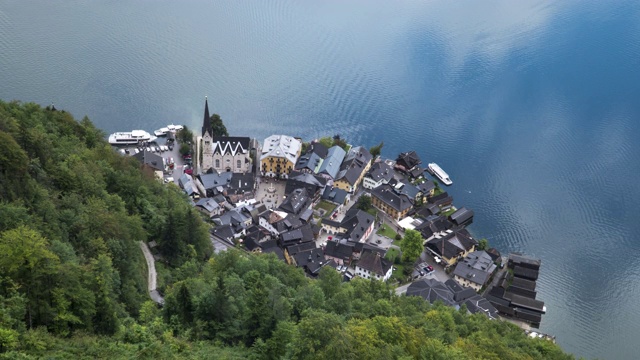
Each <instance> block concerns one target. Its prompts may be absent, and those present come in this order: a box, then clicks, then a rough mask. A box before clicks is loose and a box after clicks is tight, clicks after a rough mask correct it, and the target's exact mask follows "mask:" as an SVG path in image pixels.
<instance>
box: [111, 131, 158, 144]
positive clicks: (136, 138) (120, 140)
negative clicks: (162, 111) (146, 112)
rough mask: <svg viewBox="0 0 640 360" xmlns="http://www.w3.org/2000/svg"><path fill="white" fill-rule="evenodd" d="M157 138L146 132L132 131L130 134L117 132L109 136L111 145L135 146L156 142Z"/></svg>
mask: <svg viewBox="0 0 640 360" xmlns="http://www.w3.org/2000/svg"><path fill="white" fill-rule="evenodd" d="M156 139H157V138H156V137H155V136H153V135H151V134H149V133H148V132H146V131H144V130H132V131H129V132H116V133H113V134H111V135H109V144H111V145H135V144H139V143H144V142H150V141H154V140H156Z"/></svg>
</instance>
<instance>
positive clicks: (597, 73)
mask: <svg viewBox="0 0 640 360" xmlns="http://www.w3.org/2000/svg"><path fill="white" fill-rule="evenodd" d="M639 71H640V2H638V1H635V0H628V1H626V0H620V1H615V2H613V1H560V2H558V1H557V2H546V1H545V2H542V1H511V0H505V1H491V0H487V1H401V2H396V1H370V0H368V1H349V2H344V1H285V0H281V1H269V2H268V1H252V2H249V1H228V2H224V3H223V2H212V1H180V2H178V1H91V2H87V1H63V2H61V1H55V2H54V1H43V0H40V1H29V2H25V1H17V0H4V1H2V2H1V3H0V98H2V99H4V100H11V99H20V100H23V101H35V102H38V103H40V104H43V105H48V104H50V103H52V102H53V103H55V105H56V107H58V108H64V109H66V110H68V111H70V112H72V113H73V114H74V115H75V116H76V117H78V118H80V117H82V116H84V115H88V116H89V117H90V118H91V119H92V120H93V121H94V122H95V123H96V124H97V126H99V127H101V128H103V129H104V130H105V132H107V133H110V132H114V131H116V130H121V131H124V130H131V129H135V128H142V129H146V130H149V131H151V130H154V129H156V128H159V127H161V126H164V125H166V124H168V123H172V122H173V123H184V124H187V125H188V126H191V127H194V128H199V126H201V119H202V111H203V101H204V96H205V95H208V97H209V105H210V108H211V109H212V112H217V113H219V114H220V115H221V116H222V118H223V120H224V121H225V123H226V125H227V128H228V129H229V132H230V133H231V134H232V135H246V136H255V137H258V138H259V139H263V138H265V137H266V136H268V135H271V134H273V133H284V134H288V135H298V136H302V137H303V138H305V139H310V138H313V137H319V136H323V135H334V134H336V133H339V134H341V135H342V136H344V137H346V138H347V139H348V140H349V141H350V142H351V143H354V144H364V145H366V146H371V145H374V144H376V143H378V142H379V141H381V140H383V141H384V142H385V147H384V150H383V155H385V156H388V157H395V155H397V153H399V152H400V151H406V150H412V149H414V150H416V151H418V153H419V154H420V155H421V157H422V159H423V162H424V163H426V162H431V161H435V162H437V163H438V164H440V165H441V166H442V167H443V168H444V169H445V170H446V171H447V172H448V173H449V174H450V175H451V177H452V179H453V181H454V185H453V186H452V187H451V188H450V189H449V190H450V193H452V195H453V196H454V198H455V203H456V204H457V205H458V206H462V205H465V206H468V207H470V208H472V209H474V210H475V212H476V218H475V222H474V224H473V226H472V227H471V230H472V232H473V233H474V234H476V236H479V237H487V238H488V239H489V241H490V244H491V245H493V246H496V247H498V248H499V249H501V250H503V252H508V251H522V252H524V253H526V254H529V255H532V256H536V257H540V258H542V260H543V262H542V264H543V267H542V274H541V279H540V281H539V285H538V287H539V298H541V299H542V300H544V301H545V302H546V305H547V309H548V313H547V315H546V316H545V317H544V318H543V323H542V327H541V330H542V331H544V332H547V333H550V334H553V335H556V336H557V339H558V343H559V344H560V345H561V346H562V347H563V348H564V349H565V350H567V351H570V352H572V353H575V354H577V355H584V356H588V357H595V356H597V357H600V358H605V359H632V358H637V350H638V349H640V348H639V346H638V344H637V337H638V334H639V333H640V309H639V308H638V299H639V298H640V238H639V234H640V186H638V182H639V178H640V141H638V137H639V135H640V72H639Z"/></svg>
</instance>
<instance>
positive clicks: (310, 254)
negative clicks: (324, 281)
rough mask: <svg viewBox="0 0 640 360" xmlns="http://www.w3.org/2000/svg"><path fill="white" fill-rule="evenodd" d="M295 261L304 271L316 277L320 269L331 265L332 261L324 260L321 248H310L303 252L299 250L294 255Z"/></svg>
mask: <svg viewBox="0 0 640 360" xmlns="http://www.w3.org/2000/svg"><path fill="white" fill-rule="evenodd" d="M294 258H295V262H296V264H297V266H298V267H301V268H303V269H304V270H305V272H306V273H307V274H308V275H309V276H311V277H316V276H318V274H319V273H320V269H322V268H323V267H324V266H331V267H333V265H332V264H333V261H331V260H326V259H325V258H324V254H323V253H322V249H312V250H308V251H304V252H300V253H298V254H296V255H295V256H294Z"/></svg>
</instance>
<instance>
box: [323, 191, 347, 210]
mask: <svg viewBox="0 0 640 360" xmlns="http://www.w3.org/2000/svg"><path fill="white" fill-rule="evenodd" d="M320 198H321V199H322V200H324V201H328V202H330V203H333V204H336V205H338V207H336V208H335V210H334V211H339V210H340V209H341V208H342V206H344V205H346V204H347V203H348V202H349V199H350V198H351V194H349V193H348V192H346V191H344V190H342V189H338V188H337V187H333V186H332V187H329V186H327V187H325V188H324V192H323V193H322V196H321V197H320Z"/></svg>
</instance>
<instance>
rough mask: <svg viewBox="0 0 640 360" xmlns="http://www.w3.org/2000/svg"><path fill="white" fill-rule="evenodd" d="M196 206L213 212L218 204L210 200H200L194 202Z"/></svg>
mask: <svg viewBox="0 0 640 360" xmlns="http://www.w3.org/2000/svg"><path fill="white" fill-rule="evenodd" d="M196 206H198V207H201V208H203V209H205V210H206V211H208V212H212V211H215V210H216V209H217V208H219V207H220V204H218V203H217V202H216V201H215V200H213V199H212V198H202V199H200V200H198V202H196Z"/></svg>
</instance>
